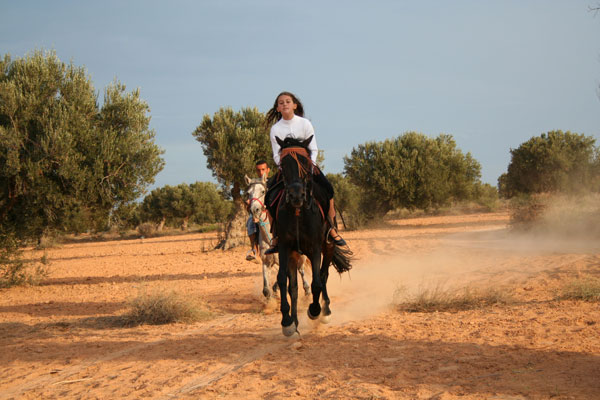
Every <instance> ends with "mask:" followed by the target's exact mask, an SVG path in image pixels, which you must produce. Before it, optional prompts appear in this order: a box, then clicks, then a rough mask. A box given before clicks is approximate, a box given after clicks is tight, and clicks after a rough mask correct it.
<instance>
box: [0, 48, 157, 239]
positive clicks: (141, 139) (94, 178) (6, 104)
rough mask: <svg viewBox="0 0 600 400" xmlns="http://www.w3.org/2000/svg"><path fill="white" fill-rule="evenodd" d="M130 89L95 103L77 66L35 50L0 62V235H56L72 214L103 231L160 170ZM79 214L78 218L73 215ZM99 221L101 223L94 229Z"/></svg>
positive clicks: (142, 111) (116, 89)
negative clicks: (115, 212)
mask: <svg viewBox="0 0 600 400" xmlns="http://www.w3.org/2000/svg"><path fill="white" fill-rule="evenodd" d="M148 113H149V107H148V105H147V104H146V103H145V102H144V101H143V100H141V99H140V93H139V90H134V91H132V92H129V93H128V92H126V90H125V86H124V85H123V84H121V83H119V82H114V83H112V84H111V85H109V86H108V87H107V88H106V89H105V91H104V102H103V105H102V106H101V107H100V106H99V105H98V96H97V94H96V92H95V90H94V87H93V85H92V82H91V80H90V78H89V76H88V75H87V73H86V71H85V69H84V68H83V67H77V66H75V65H73V64H72V63H71V64H65V63H63V62H61V61H60V60H59V59H58V57H57V56H56V54H55V53H54V52H47V53H44V52H42V51H36V52H33V53H31V54H29V55H27V56H26V57H24V58H17V59H15V60H12V59H11V57H10V55H5V56H4V57H3V59H2V60H0V227H1V229H2V230H3V231H4V233H5V234H8V233H12V234H14V235H16V236H17V237H19V238H24V239H26V238H35V237H39V236H40V235H41V234H42V233H43V232H44V230H46V229H56V230H63V229H64V228H65V226H66V225H67V224H68V223H69V221H72V218H73V215H74V210H79V211H77V212H76V213H77V214H78V215H83V214H85V215H87V216H89V223H90V224H92V223H100V224H102V223H106V222H107V220H108V217H109V215H110V213H111V211H112V210H113V209H115V208H116V207H118V206H119V205H121V204H125V203H127V202H131V201H133V200H134V199H136V198H137V197H138V196H139V195H140V194H142V193H143V191H144V190H145V187H146V186H147V185H148V184H151V183H152V182H153V181H154V177H155V176H156V174H157V173H158V172H159V171H160V170H161V169H162V168H163V165H164V162H163V160H162V158H161V157H160V156H161V154H162V153H163V151H162V150H161V149H160V148H159V147H158V146H157V145H156V144H155V143H154V135H155V134H154V131H152V130H151V129H149V121H150V117H149V115H148ZM81 210H84V211H85V212H84V213H83V214H82V211H81ZM99 221H100V222H99Z"/></svg>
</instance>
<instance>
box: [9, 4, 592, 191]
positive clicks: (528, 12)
mask: <svg viewBox="0 0 600 400" xmlns="http://www.w3.org/2000/svg"><path fill="white" fill-rule="evenodd" d="M595 5H598V4H597V2H595V1H594V0H585V1H580V0H562V1H557V0H544V1H533V0H532V1H525V0H508V1H507V0H504V1H481V0H479V1H477V0H471V1H468V0H458V1H452V2H448V1H399V0H396V1H391V0H390V1H385V0H382V1H369V2H367V1H354V0H346V1H301V2H300V1H298V2H291V1H275V0H254V1H233V0H231V1H230V0H214V1H178V0H174V1H169V2H167V1H164V2H162V1H142V0H127V1H113V0H110V1H102V2H92V1H76V0H71V1H65V0H55V1H51V2H50V1H27V0H23V1H19V2H17V1H10V0H0V53H1V54H5V53H9V54H11V56H12V57H13V58H14V57H22V56H24V55H26V54H27V53H28V52H30V51H32V50H34V49H53V50H55V51H56V53H57V55H58V56H59V57H60V58H61V59H62V60H63V61H65V62H69V61H73V63H74V64H76V65H79V66H85V67H86V69H87V71H88V73H89V75H90V76H91V79H92V81H93V82H94V85H95V87H96V89H97V90H98V92H99V93H100V94H102V92H103V89H104V88H105V87H106V85H108V84H109V83H110V82H111V81H113V80H114V79H115V78H116V79H118V80H119V81H121V82H122V83H124V84H125V85H127V88H128V89H134V88H140V90H141V96H142V98H143V99H144V100H145V101H147V102H148V104H149V105H150V108H151V116H152V122H151V127H152V128H153V129H154V130H155V131H156V142H157V143H158V144H159V145H160V146H161V147H162V148H163V149H165V150H166V153H165V155H164V157H165V161H166V166H165V169H164V170H163V171H162V172H161V173H160V174H159V175H158V176H157V177H156V183H155V185H154V186H153V187H157V186H163V185H166V184H170V185H175V184H179V183H182V182H188V183H192V182H195V181H214V178H213V177H212V173H211V171H210V170H209V169H208V168H207V167H206V160H205V158H204V156H203V155H202V149H201V146H200V144H199V143H198V142H196V141H195V140H194V138H193V136H192V132H193V131H194V129H195V128H196V127H197V126H198V125H199V124H200V122H201V120H202V117H203V116H204V115H205V114H209V115H212V114H214V113H215V112H216V111H217V110H218V109H219V108H220V107H232V108H233V109H235V110H239V109H240V108H242V107H247V106H251V107H257V108H258V109H259V110H260V111H263V112H266V111H267V110H268V109H269V108H270V107H271V106H272V104H273V101H274V100H275V96H276V95H277V94H278V93H279V92H281V91H283V90H287V91H292V92H294V93H296V94H297V95H298V96H299V97H300V99H301V100H302V102H303V103H304V106H305V111H306V116H307V117H308V118H310V119H311V121H312V123H313V125H314V126H315V130H316V134H317V138H318V144H319V148H320V149H322V150H324V151H325V171H326V172H342V171H343V168H344V163H343V157H344V156H345V155H349V154H350V152H351V151H352V149H353V148H354V147H356V146H357V145H359V144H361V143H365V142H367V141H374V140H375V141H379V140H383V139H386V138H392V137H396V136H398V135H400V134H402V133H404V132H407V131H417V132H422V133H425V134H427V135H430V136H437V135H438V134H440V133H447V134H451V135H453V136H454V138H455V140H456V142H457V144H458V147H459V148H460V149H461V150H462V151H463V152H471V154H472V155H473V156H474V157H475V158H476V159H477V160H478V161H479V162H480V163H481V166H482V180H483V181H484V182H488V183H491V184H493V185H495V184H496V182H497V178H498V176H499V175H500V174H502V173H503V172H505V171H506V167H507V165H508V163H509V161H510V149H511V148H516V147H518V146H519V145H520V144H521V143H523V142H524V141H526V140H528V139H529V138H530V137H532V136H537V135H539V134H541V133H543V132H547V131H550V130H554V129H562V130H570V131H572V132H577V133H583V134H586V135H590V136H594V137H595V138H596V139H597V140H598V143H597V144H599V143H600V99H599V97H598V95H599V93H598V86H599V85H600V15H596V16H594V14H593V13H591V12H589V10H588V7H589V6H595Z"/></svg>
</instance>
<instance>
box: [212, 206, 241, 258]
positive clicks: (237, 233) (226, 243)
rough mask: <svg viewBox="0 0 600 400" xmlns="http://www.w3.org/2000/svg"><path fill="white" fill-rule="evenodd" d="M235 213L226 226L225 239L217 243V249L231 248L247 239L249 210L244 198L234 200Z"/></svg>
mask: <svg viewBox="0 0 600 400" xmlns="http://www.w3.org/2000/svg"><path fill="white" fill-rule="evenodd" d="M234 205H235V214H234V216H233V218H232V219H231V220H229V222H228V223H227V227H226V228H225V239H223V240H222V241H221V243H219V244H218V245H217V247H216V248H217V249H221V250H229V249H232V248H234V247H237V246H240V245H242V244H244V243H246V241H247V239H246V238H247V237H248V233H247V232H246V221H247V220H248V211H246V205H245V204H244V202H243V201H242V199H237V200H234Z"/></svg>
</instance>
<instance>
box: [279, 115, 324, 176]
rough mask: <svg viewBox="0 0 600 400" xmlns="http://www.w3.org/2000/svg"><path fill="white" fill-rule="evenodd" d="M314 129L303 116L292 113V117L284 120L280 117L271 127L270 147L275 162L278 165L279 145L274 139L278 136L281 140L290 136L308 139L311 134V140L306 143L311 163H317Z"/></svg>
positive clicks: (317, 151) (317, 152)
mask: <svg viewBox="0 0 600 400" xmlns="http://www.w3.org/2000/svg"><path fill="white" fill-rule="evenodd" d="M314 134H315V130H314V128H313V126H312V124H311V123H310V121H309V120H307V119H306V118H303V117H299V116H297V115H294V117H293V118H292V119H290V120H289V121H286V120H285V119H283V118H281V119H280V120H279V121H277V123H276V124H275V125H273V126H272V127H271V134H270V137H271V147H272V148H273V159H274V160H275V164H277V165H279V151H280V150H281V146H279V143H277V140H275V138H276V137H278V138H279V139H281V140H284V139H285V138H286V137H288V136H291V137H293V138H294V139H300V140H304V139H308V138H309V136H310V135H313V138H312V140H311V141H310V143H309V145H308V149H309V150H310V158H311V159H312V161H313V163H315V164H316V163H317V154H319V149H318V147H317V139H316V138H315V136H314Z"/></svg>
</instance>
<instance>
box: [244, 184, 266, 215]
mask: <svg viewBox="0 0 600 400" xmlns="http://www.w3.org/2000/svg"><path fill="white" fill-rule="evenodd" d="M244 178H245V180H246V184H247V185H248V188H247V189H246V196H247V197H246V198H247V199H248V203H249V205H250V213H251V214H252V219H253V220H254V222H259V221H260V220H261V216H262V214H263V213H264V212H265V210H266V208H265V204H264V203H265V193H266V192H267V177H266V175H263V177H262V178H252V179H251V178H248V175H246V176H244Z"/></svg>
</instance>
